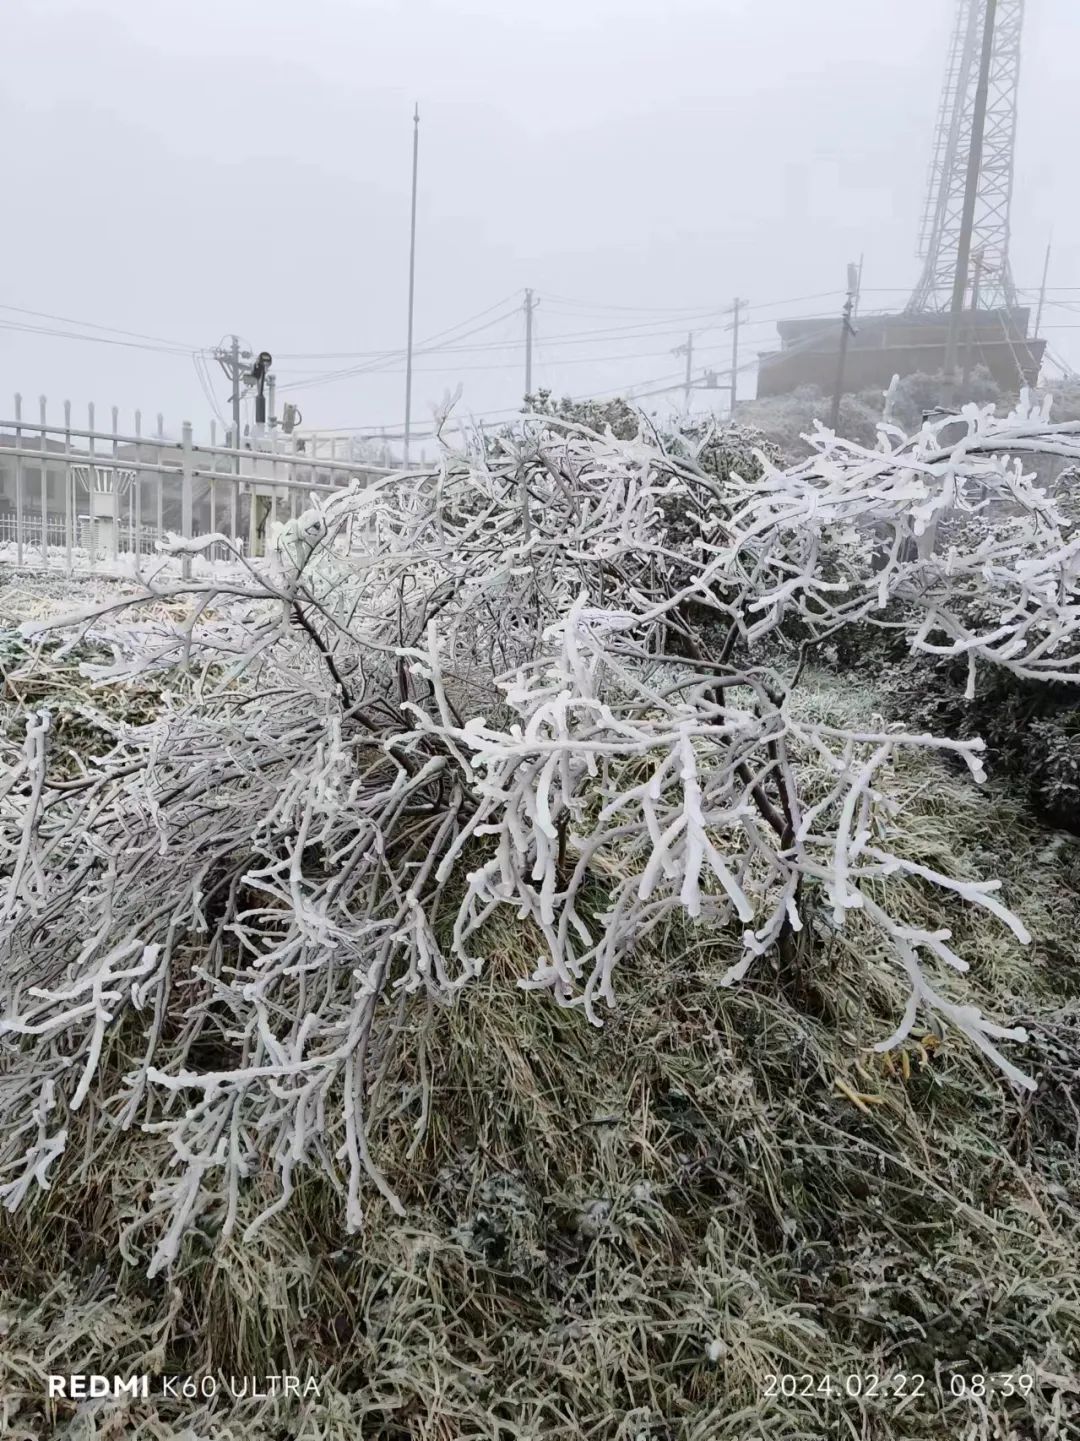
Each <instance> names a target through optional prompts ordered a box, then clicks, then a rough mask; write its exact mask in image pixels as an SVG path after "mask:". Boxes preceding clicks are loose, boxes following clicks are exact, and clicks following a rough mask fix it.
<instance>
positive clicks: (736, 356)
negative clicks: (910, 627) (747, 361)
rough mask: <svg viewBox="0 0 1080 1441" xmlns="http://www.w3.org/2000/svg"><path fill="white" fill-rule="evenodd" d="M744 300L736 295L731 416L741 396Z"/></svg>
mask: <svg viewBox="0 0 1080 1441" xmlns="http://www.w3.org/2000/svg"><path fill="white" fill-rule="evenodd" d="M742 305H743V303H742V301H741V300H740V299H739V297H738V296H737V295H736V297H735V314H734V317H733V320H732V326H731V412H730V413H731V416H732V418H734V416H735V406H736V403H737V401H738V396H739V312H740V311H741V310H742Z"/></svg>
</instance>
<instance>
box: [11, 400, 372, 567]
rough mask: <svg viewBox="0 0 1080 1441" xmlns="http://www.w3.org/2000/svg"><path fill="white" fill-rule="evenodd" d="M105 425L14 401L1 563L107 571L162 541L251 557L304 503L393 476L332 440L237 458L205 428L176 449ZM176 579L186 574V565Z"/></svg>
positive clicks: (268, 443) (188, 431) (238, 450)
mask: <svg viewBox="0 0 1080 1441" xmlns="http://www.w3.org/2000/svg"><path fill="white" fill-rule="evenodd" d="M111 422H112V424H111V428H109V429H107V430H103V429H100V428H99V427H98V425H97V424H96V419H95V412H94V406H93V405H90V406H88V407H87V421H86V424H85V425H84V426H80V425H78V424H76V423H75V422H74V420H73V418H72V408H71V404H70V402H69V401H65V402H64V404H63V419H62V423H60V424H57V423H54V422H53V421H52V420H50V418H49V415H48V405H47V401H46V400H45V398H44V397H42V398H41V400H40V402H39V413H38V418H37V420H36V421H31V420H30V419H29V418H28V417H27V416H26V415H24V413H23V407H22V398H21V396H18V395H17V396H16V397H15V407H14V418H13V419H10V420H2V419H0V560H5V561H9V562H10V561H14V563H15V564H16V565H19V566H23V565H34V566H41V565H44V566H54V565H58V566H62V567H63V568H64V569H65V570H67V571H68V572H69V573H70V572H71V571H73V570H75V569H90V570H108V569H110V568H115V566H116V565H117V564H122V563H123V558H125V557H132V558H137V557H139V556H145V555H152V554H153V553H154V552H155V551H156V550H157V547H158V543H159V542H161V541H164V540H165V539H166V537H167V536H168V535H169V534H173V535H179V536H181V537H183V538H185V539H196V538H197V537H199V536H200V535H221V536H223V537H225V541H224V542H217V543H215V544H213V545H212V546H211V547H209V548H208V550H207V552H206V556H207V558H208V559H211V560H221V561H225V560H229V559H234V558H235V555H236V552H237V551H240V552H242V553H244V554H246V555H249V556H258V555H261V554H264V553H265V548H266V542H267V539H268V536H269V533H270V528H271V527H272V526H273V525H274V524H275V523H276V522H278V521H283V520H288V519H293V518H295V517H296V516H297V515H299V514H300V513H301V512H302V511H304V510H306V509H308V508H309V507H310V506H311V504H312V497H314V496H319V495H328V494H332V493H333V492H334V491H336V490H340V489H341V488H342V487H344V486H347V485H348V484H349V483H350V481H351V480H353V479H360V480H365V479H371V478H374V477H375V476H379V475H387V474H392V473H393V472H392V471H390V470H388V469H386V468H385V467H382V466H373V465H371V464H370V463H368V462H366V461H361V460H357V459H355V458H352V457H350V456H348V455H346V456H340V455H339V454H338V452H339V451H340V450H341V449H342V448H343V446H346V447H347V445H348V439H347V438H342V437H340V436H333V437H325V436H319V435H317V434H305V435H297V434H294V435H292V436H288V437H285V436H281V435H267V436H260V437H258V438H256V439H255V440H254V441H253V442H252V443H251V444H250V445H241V446H237V445H235V444H233V443H232V436H231V434H227V435H226V443H225V444H224V445H219V444H218V443H217V427H216V425H214V424H213V423H212V424H211V426H210V439H209V443H205V442H196V440H195V438H194V431H193V427H192V425H191V423H190V421H185V422H184V423H183V425H182V426H181V427H180V437H179V439H175V438H172V437H169V436H167V435H166V434H165V433H164V422H163V418H162V416H161V415H158V417H157V431H156V434H153V435H145V434H143V426H142V417H141V415H140V413H139V412H138V411H136V412H135V417H134V425H133V426H132V428H131V430H130V431H122V430H121V428H120V423H119V411H118V409H117V408H116V407H115V406H114V407H113V408H112V412H111ZM129 563H130V562H129ZM183 569H184V572H185V573H189V572H190V559H189V558H188V559H185V560H184V562H183Z"/></svg>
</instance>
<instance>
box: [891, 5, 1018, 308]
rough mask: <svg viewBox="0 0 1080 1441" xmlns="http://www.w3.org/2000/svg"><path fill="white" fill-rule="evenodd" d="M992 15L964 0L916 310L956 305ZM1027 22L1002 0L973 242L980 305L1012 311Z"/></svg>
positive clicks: (944, 102) (941, 121)
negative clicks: (1013, 214)
mask: <svg viewBox="0 0 1080 1441" xmlns="http://www.w3.org/2000/svg"><path fill="white" fill-rule="evenodd" d="M985 20H986V0H958V4H957V17H956V27H955V30H954V32H953V38H952V45H951V47H950V50H949V63H948V69H947V71H946V76H945V88H944V91H943V93H942V97H941V109H940V113H939V116H938V127H937V135H936V138H935V142H934V151H933V157H932V159H931V163H930V184H929V187H928V190H927V198H926V209H925V211H924V214H923V224H922V232H921V236H920V242H919V255H920V257H921V258H923V259H924V260H925V262H926V264H925V266H924V268H923V273H922V278H921V279H920V281H919V284H918V285H917V286H916V288H915V292H914V294H913V295H912V297H911V299H910V300H909V302H908V306H907V309H908V313H909V314H912V313H922V314H925V313H927V312H943V311H947V310H948V309H949V307H950V304H951V300H952V290H953V283H954V279H955V276H956V264H957V252H958V249H959V245H960V234H961V228H962V217H963V210H964V189H965V184H966V180H967V170H968V157H969V154H970V151H971V131H972V116H973V113H974V109H975V92H976V89H977V86H978V79H979V68H980V57H981V52H982V38H983V31H984V27H985ZM1023 24H1024V0H997V25H996V28H995V31H994V50H993V60H992V63H991V67H990V88H989V94H988V99H987V111H986V131H985V136H984V139H983V149H982V165H981V167H980V173H979V191H978V199H977V202H976V206H975V225H974V230H973V233H972V239H971V254H972V255H973V256H976V255H981V264H980V271H981V279H980V283H979V292H978V307H979V309H980V310H994V309H999V308H1002V307H1006V308H1008V309H1012V308H1013V307H1014V306H1015V305H1016V290H1015V287H1014V286H1013V279H1012V271H1011V270H1010V268H1009V211H1010V208H1011V205H1012V191H1013V155H1014V151H1015V145H1016V98H1017V88H1018V85H1019V80H1020V37H1021V32H1022V30H1023ZM968 303H969V302H968V301H967V300H965V304H968Z"/></svg>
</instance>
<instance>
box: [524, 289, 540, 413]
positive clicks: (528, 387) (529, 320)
mask: <svg viewBox="0 0 1080 1441" xmlns="http://www.w3.org/2000/svg"><path fill="white" fill-rule="evenodd" d="M539 303H540V302H539V301H537V300H533V293H532V291H531V290H526V292H525V394H526V395H532V362H533V311H534V310H535V309H536V307H537V305H539Z"/></svg>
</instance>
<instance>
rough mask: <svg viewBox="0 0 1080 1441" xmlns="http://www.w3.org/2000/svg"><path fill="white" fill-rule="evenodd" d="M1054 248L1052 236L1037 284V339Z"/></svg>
mask: <svg viewBox="0 0 1080 1441" xmlns="http://www.w3.org/2000/svg"><path fill="white" fill-rule="evenodd" d="M1053 248H1054V238H1053V236H1051V237H1050V240H1049V242H1048V244H1047V246H1046V259H1045V260H1044V261H1043V274H1042V285H1040V286H1039V311H1038V314H1037V315H1036V316H1035V339H1036V340H1038V338H1039V332H1040V331H1041V330H1042V318H1043V311H1044V310H1045V309H1046V282H1047V280H1048V279H1049V277H1050V252H1051V251H1052V250H1053Z"/></svg>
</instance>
